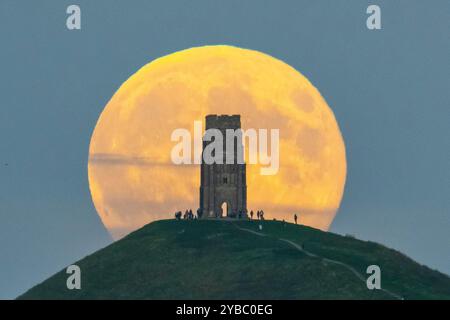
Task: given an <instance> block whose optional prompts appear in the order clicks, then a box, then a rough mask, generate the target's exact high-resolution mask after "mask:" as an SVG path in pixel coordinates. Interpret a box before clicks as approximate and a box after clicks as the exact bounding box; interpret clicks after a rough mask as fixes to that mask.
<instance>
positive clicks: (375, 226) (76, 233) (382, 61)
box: [0, 0, 450, 298]
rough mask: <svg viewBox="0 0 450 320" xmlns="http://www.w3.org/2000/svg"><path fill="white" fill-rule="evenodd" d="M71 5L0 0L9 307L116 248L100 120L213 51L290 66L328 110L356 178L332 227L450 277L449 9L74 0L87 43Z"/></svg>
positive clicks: (4, 268)
mask: <svg viewBox="0 0 450 320" xmlns="http://www.w3.org/2000/svg"><path fill="white" fill-rule="evenodd" d="M372 3H376V4H377V5H379V6H380V7H381V10H382V11H381V12H382V29H381V30H376V31H370V30H368V29H367V28H366V18H367V14H366V8H367V6H368V5H369V4H372ZM70 4H73V2H72V1H47V0H44V1H33V2H31V1H1V2H0V43H1V50H0V88H1V89H0V96H1V104H0V257H1V258H0V298H14V297H16V296H17V295H19V294H21V293H23V292H24V291H25V290H27V289H29V288H30V287H31V286H33V285H35V284H37V283H39V282H41V281H43V280H44V279H46V278H47V277H48V276H50V275H52V274H53V273H55V272H56V271H59V270H61V269H62V268H63V267H64V266H66V265H68V264H70V263H72V262H74V261H76V260H77V259H79V258H81V257H84V256H85V255H87V254H89V253H92V252H94V251H96V250H97V249H99V248H102V247H104V246H105V245H107V244H108V243H110V242H111V241H112V238H111V237H110V235H109V234H108V231H107V230H106V229H105V227H104V226H103V224H102V222H101V220H100V218H99V216H98V214H97V213H96V211H95V208H94V205H93V203H92V200H91V196H90V192H89V186H88V177H87V161H88V152H89V142H90V138H91V135H92V132H93V130H94V127H95V124H96V122H97V119H98V117H99V115H100V113H101V112H102V110H103V108H104V107H105V105H106V104H107V102H108V101H109V100H110V98H111V96H112V95H113V94H114V92H116V90H117V89H118V88H119V86H120V85H121V84H122V83H123V82H124V81H126V80H127V79H128V78H129V77H130V76H131V75H132V74H134V73H135V72H136V71H137V70H138V69H139V68H141V67H142V66H143V65H145V64H147V63H148V62H150V61H152V60H154V59H156V58H158V57H161V56H163V55H167V54H170V53H172V52H175V51H179V50H182V49H187V48H191V47H196V46H202V45H216V44H227V45H233V46H238V47H242V48H248V49H253V50H258V51H261V52H263V53H266V54H269V55H271V56H273V57H276V58H277V59H280V60H282V61H284V62H286V63H287V64H289V65H291V66H292V67H294V68H295V69H297V70H298V71H300V72H301V73H302V74H303V75H305V76H306V77H307V78H308V79H309V80H310V81H311V82H312V84H313V85H314V86H315V87H317V88H318V89H319V91H320V93H321V94H322V96H323V97H324V98H325V99H326V101H327V103H328V105H329V106H330V108H331V109H332V110H333V112H334V115H335V117H336V120H337V122H338V124H339V127H340V129H341V132H342V135H343V138H344V142H345V147H346V156H347V181H346V186H345V191H344V196H343V200H342V203H341V207H340V209H339V211H338V213H337V215H336V217H335V219H334V221H333V223H332V225H331V228H330V231H332V232H336V233H341V234H347V233H348V234H352V235H354V236H356V237H357V238H359V239H363V240H372V241H376V242H379V243H382V244H384V245H386V246H388V247H392V248H394V249H397V250H399V251H401V252H403V253H405V254H406V255H408V256H410V257H411V258H413V259H414V260H416V261H418V262H419V263H421V264H425V265H427V266H429V267H431V268H433V269H438V270H439V271H441V272H444V273H446V274H450V233H449V230H450V196H449V194H450V169H449V161H450V127H449V119H450V108H449V107H450V72H449V56H450V41H449V39H448V31H449V30H450V3H449V2H448V1H447V0H442V1H438V0H436V1H433V2H432V3H428V2H425V1H406V0H403V1H395V2H394V1H380V0H379V1H359V0H354V1H339V2H338V1H333V0H329V1H324V0H322V1H298V0H294V1H282V2H280V1H257V0H252V1H234V0H233V1H226V2H221V4H217V3H216V2H212V1H189V2H187V1H179V2H176V1H144V0H142V1H137V0H136V1H115V2H113V1H106V0H97V1H76V4H78V5H79V6H80V7H81V10H82V28H81V30H77V31H69V30H67V28H66V25H65V23H66V17H67V15H66V13H65V11H66V8H67V6H68V5H70ZM438 4H439V5H438ZM172 214H173V213H172V212H167V218H172Z"/></svg>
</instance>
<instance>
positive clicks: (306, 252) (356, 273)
mask: <svg viewBox="0 0 450 320" xmlns="http://www.w3.org/2000/svg"><path fill="white" fill-rule="evenodd" d="M232 224H233V226H234V227H236V228H237V229H239V230H241V231H244V232H249V233H252V234H254V235H257V236H260V237H272V238H274V239H276V240H278V241H283V242H286V243H288V244H289V245H291V246H292V247H294V248H295V249H297V250H299V251H301V252H302V253H303V254H305V255H307V256H309V257H311V258H319V259H321V260H322V261H323V262H328V263H334V264H337V265H340V266H342V267H344V268H346V269H347V270H349V271H351V272H352V273H353V274H354V275H355V276H356V277H357V278H358V279H359V280H361V281H363V282H364V284H365V283H366V278H365V277H364V275H362V274H361V273H359V272H358V271H357V270H356V269H355V268H353V267H352V266H351V265H348V264H346V263H344V262H341V261H337V260H333V259H328V258H326V257H323V256H320V255H317V254H314V253H312V252H309V251H307V250H305V249H304V248H303V246H302V245H299V244H297V243H295V242H293V241H291V240H289V239H283V238H276V237H274V236H271V235H268V234H266V233H262V232H258V231H255V230H251V229H247V228H242V227H239V226H238V225H237V224H236V223H233V222H232ZM380 290H382V291H383V292H385V293H387V294H389V295H390V296H392V297H394V298H395V299H398V300H404V298H403V297H402V296H400V295H398V294H396V293H394V292H392V291H389V290H387V289H383V288H381V289H380Z"/></svg>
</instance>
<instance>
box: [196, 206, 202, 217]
mask: <svg viewBox="0 0 450 320" xmlns="http://www.w3.org/2000/svg"><path fill="white" fill-rule="evenodd" d="M201 217H202V210H200V208H198V209H197V218H198V219H200V218H201Z"/></svg>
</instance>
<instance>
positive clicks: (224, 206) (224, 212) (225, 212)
mask: <svg viewBox="0 0 450 320" xmlns="http://www.w3.org/2000/svg"><path fill="white" fill-rule="evenodd" d="M220 208H221V209H222V214H221V215H220V216H221V217H222V218H226V217H228V214H229V212H228V210H230V208H229V206H228V203H227V202H226V201H224V202H223V203H222V205H221V206H220Z"/></svg>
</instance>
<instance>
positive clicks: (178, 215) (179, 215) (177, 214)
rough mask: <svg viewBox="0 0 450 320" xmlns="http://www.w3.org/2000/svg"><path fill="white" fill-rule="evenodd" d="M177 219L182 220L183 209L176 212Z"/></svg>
mask: <svg viewBox="0 0 450 320" xmlns="http://www.w3.org/2000/svg"><path fill="white" fill-rule="evenodd" d="M175 219H177V220H181V211H177V212H175Z"/></svg>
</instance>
